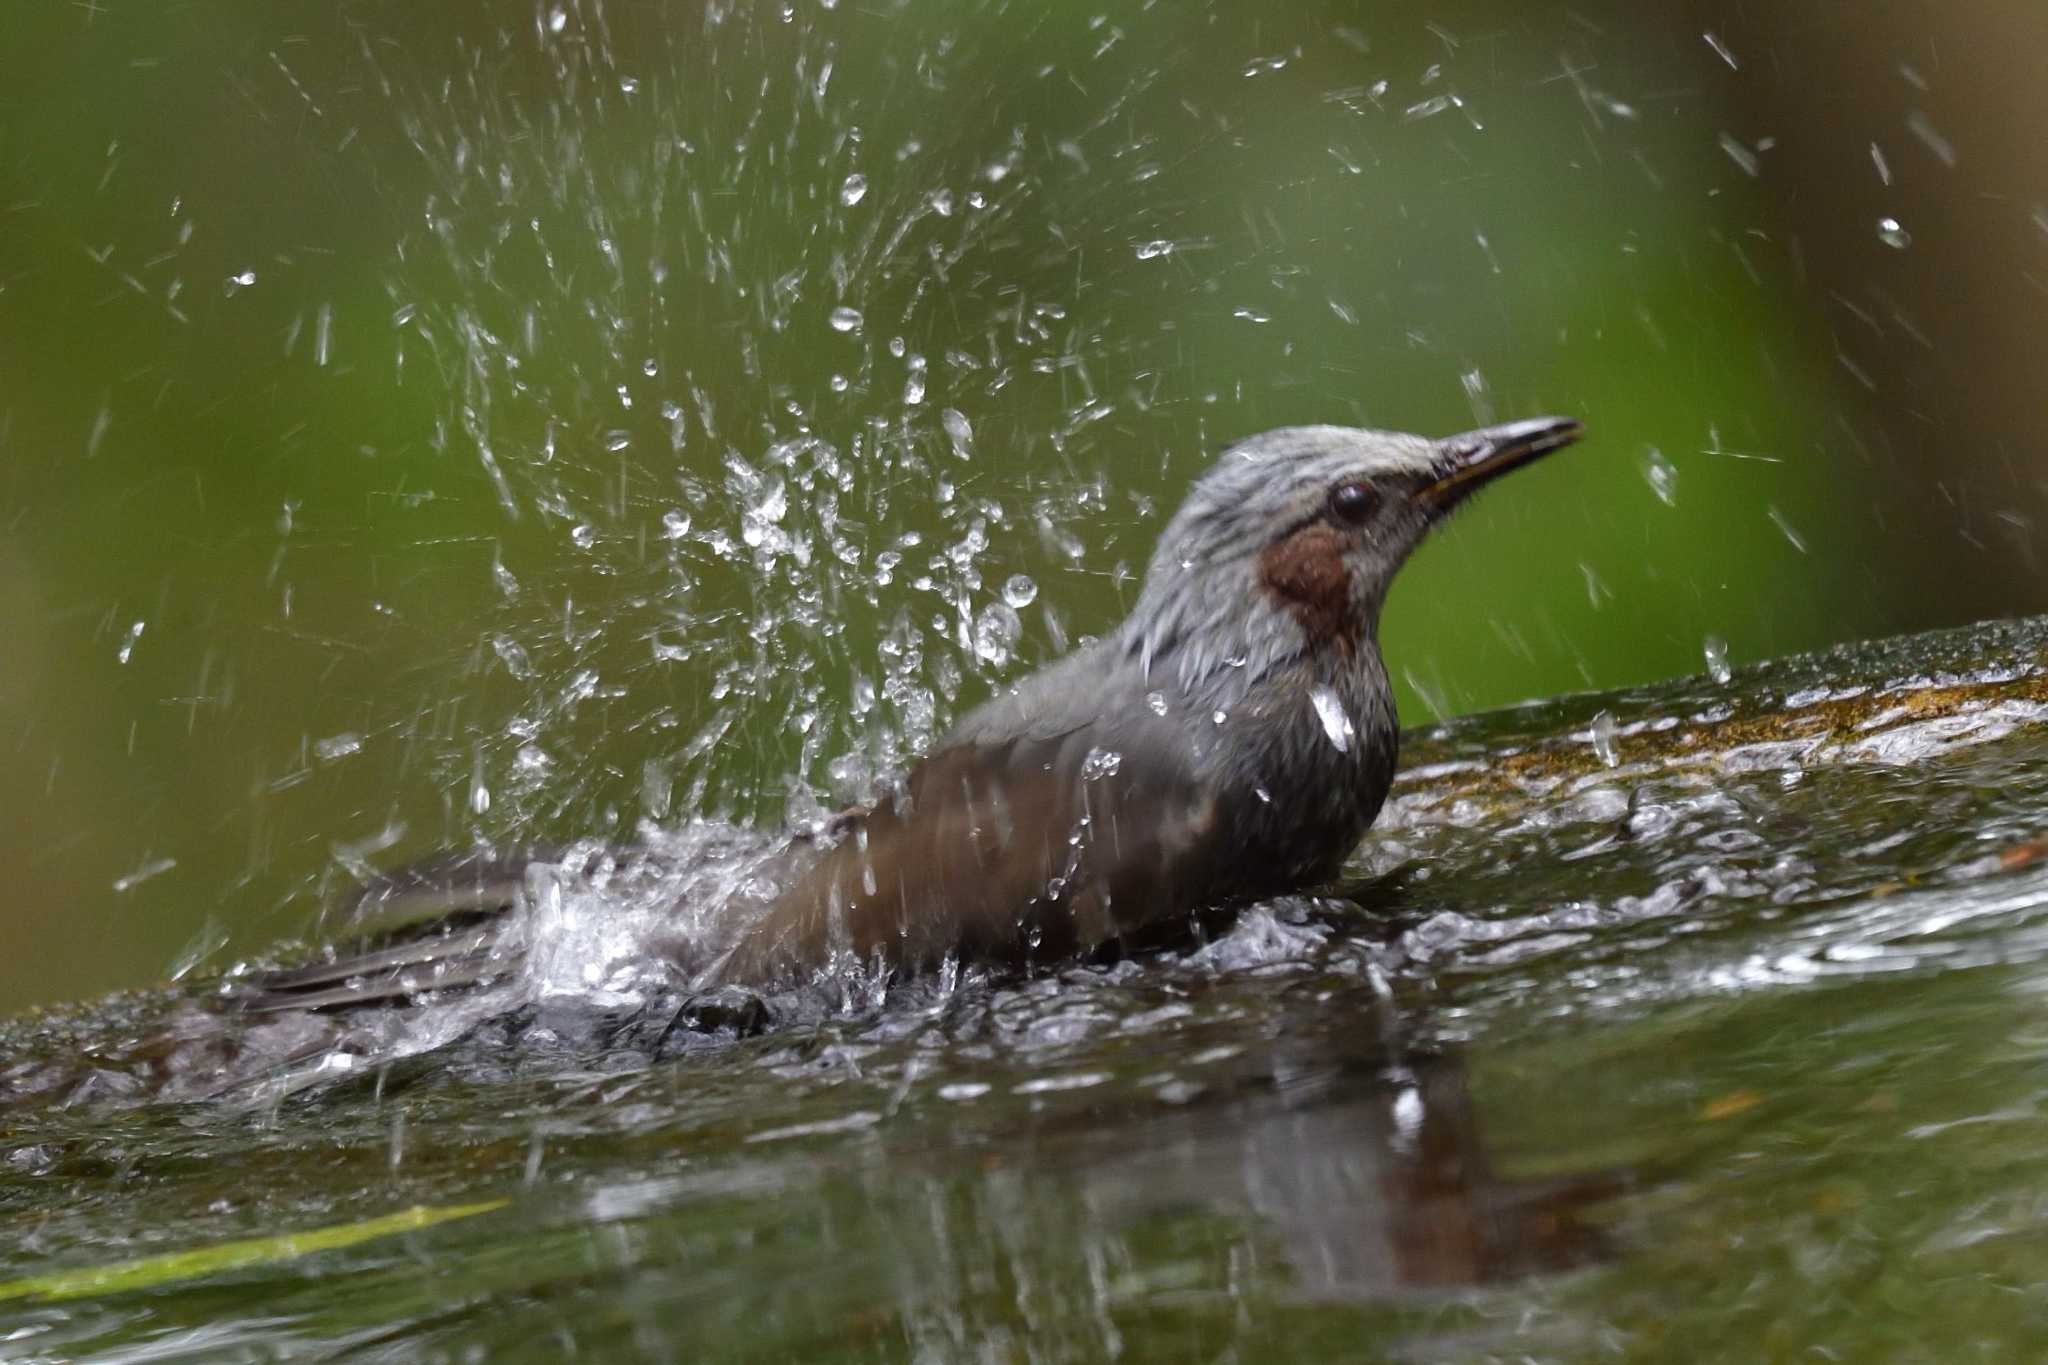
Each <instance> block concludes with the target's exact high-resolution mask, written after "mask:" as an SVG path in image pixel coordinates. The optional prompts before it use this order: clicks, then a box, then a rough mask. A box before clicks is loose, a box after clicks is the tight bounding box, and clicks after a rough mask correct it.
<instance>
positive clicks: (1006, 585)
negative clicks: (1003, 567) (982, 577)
mask: <svg viewBox="0 0 2048 1365" xmlns="http://www.w3.org/2000/svg"><path fill="white" fill-rule="evenodd" d="M1003 600H1004V601H1005V602H1008V603H1009V604H1010V605H1011V606H1013V607H1017V608H1019V609H1021V608H1024V607H1028V606H1030V605H1031V604H1032V603H1033V602H1035V601H1037V600H1038V585H1037V584H1036V583H1034V582H1032V581H1031V579H1030V577H1029V576H1028V575H1026V574H1021V573H1018V574H1011V575H1010V576H1009V577H1008V578H1007V579H1005V580H1003Z"/></svg>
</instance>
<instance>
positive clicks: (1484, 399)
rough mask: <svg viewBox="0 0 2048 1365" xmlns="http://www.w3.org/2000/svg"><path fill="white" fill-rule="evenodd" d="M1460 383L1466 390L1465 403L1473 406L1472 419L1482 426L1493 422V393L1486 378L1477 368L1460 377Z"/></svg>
mask: <svg viewBox="0 0 2048 1365" xmlns="http://www.w3.org/2000/svg"><path fill="white" fill-rule="evenodd" d="M1458 383H1459V385H1460V386H1461V387H1463V389H1464V390H1465V401H1466V402H1467V403H1470V404H1471V405H1472V417H1473V419H1474V420H1475V421H1477V422H1478V423H1479V425H1481V426H1485V425H1486V424H1487V423H1489V422H1491V421H1492V420H1493V391H1492V390H1491V389H1490V388H1488V387H1487V383H1486V376H1485V375H1484V374H1482V373H1480V371H1479V370H1478V369H1477V368H1476V367H1475V368H1473V369H1470V370H1467V371H1465V372H1464V373H1463V374H1461V375H1459V376H1458Z"/></svg>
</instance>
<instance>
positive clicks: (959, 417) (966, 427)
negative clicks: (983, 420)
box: [939, 408, 1024, 607]
mask: <svg viewBox="0 0 2048 1365" xmlns="http://www.w3.org/2000/svg"><path fill="white" fill-rule="evenodd" d="M939 425H940V426H942V427H944V428H945V429H946V439H947V440H948V441H950V442H951V443H952V445H953V453H954V454H955V455H958V456H959V457H960V458H961V459H963V460H964V459H967V458H968V457H969V456H971V455H972V454H973V453H974V428H973V426H971V425H970V424H969V423H968V421H967V418H966V416H965V415H964V414H963V413H962V412H961V411H960V410H959V409H958V408H947V409H945V410H944V411H942V412H940V413H939ZM1011 605H1013V606H1019V607H1021V606H1023V605H1024V604H1023V603H1022V602H1015V603H1012V604H1011Z"/></svg>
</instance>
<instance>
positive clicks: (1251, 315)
mask: <svg viewBox="0 0 2048 1365" xmlns="http://www.w3.org/2000/svg"><path fill="white" fill-rule="evenodd" d="M1230 316H1232V317H1234V318H1243V319H1244V320H1245V321H1246V322H1271V321H1272V320H1273V315H1272V314H1270V313H1261V312H1260V311H1259V310H1258V309H1256V308H1240V309H1238V310H1237V311H1236V312H1234V313H1232V314H1231V315H1230Z"/></svg>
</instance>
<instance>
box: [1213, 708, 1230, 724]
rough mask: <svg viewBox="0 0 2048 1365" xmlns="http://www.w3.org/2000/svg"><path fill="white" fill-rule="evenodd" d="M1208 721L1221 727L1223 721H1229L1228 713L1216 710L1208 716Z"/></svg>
mask: <svg viewBox="0 0 2048 1365" xmlns="http://www.w3.org/2000/svg"><path fill="white" fill-rule="evenodd" d="M1209 719H1210V721H1211V722H1213V723H1214V724H1217V725H1221V724H1222V723H1223V722H1224V721H1226V720H1229V719H1230V713H1229V712H1228V711H1224V710H1221V709H1218V710H1217V711H1215V712H1214V713H1213V714H1211V715H1210V717H1209Z"/></svg>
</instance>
